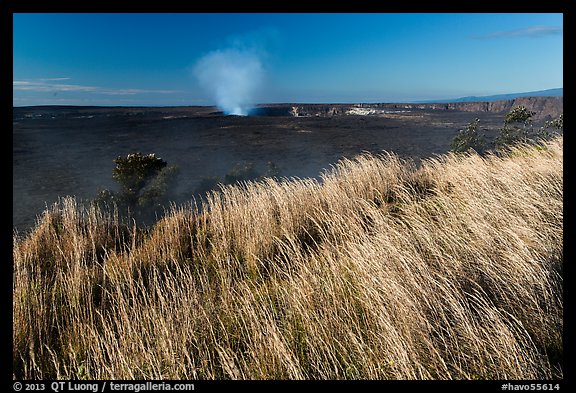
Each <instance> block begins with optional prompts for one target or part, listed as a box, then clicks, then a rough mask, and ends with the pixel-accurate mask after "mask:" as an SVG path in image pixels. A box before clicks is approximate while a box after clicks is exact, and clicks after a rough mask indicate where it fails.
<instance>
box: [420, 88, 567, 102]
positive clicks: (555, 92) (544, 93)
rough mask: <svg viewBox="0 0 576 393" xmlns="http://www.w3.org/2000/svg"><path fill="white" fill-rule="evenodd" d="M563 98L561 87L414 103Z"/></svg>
mask: <svg viewBox="0 0 576 393" xmlns="http://www.w3.org/2000/svg"><path fill="white" fill-rule="evenodd" d="M563 96H564V88H562V87H560V88H556V89H548V90H538V91H529V92H525V93H510V94H497V95H493V96H480V97H478V96H468V97H460V98H453V99H447V100H426V101H414V102H416V103H421V104H426V103H446V102H492V101H502V100H513V99H515V98H519V97H563Z"/></svg>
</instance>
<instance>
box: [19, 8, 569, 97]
mask: <svg viewBox="0 0 576 393" xmlns="http://www.w3.org/2000/svg"><path fill="white" fill-rule="evenodd" d="M13 18H14V19H13V20H14V30H13V32H14V34H13V43H14V50H13V71H14V74H13V100H14V105H15V106H21V105H50V104H55V105H56V104H63V105H130V106H132V105H152V106H155V105H160V106H162V105H214V104H215V103H216V98H215V93H214V92H213V91H210V87H208V88H207V85H206V84H203V83H202V81H200V80H199V79H198V73H197V72H195V69H196V68H197V67H198V64H199V63H201V60H202V59H203V58H206V56H209V55H210V54H214V53H226V51H228V50H230V48H233V49H234V50H236V51H247V52H249V53H250V56H255V57H256V58H257V61H258V65H259V67H258V72H259V73H260V75H259V76H260V79H261V80H260V82H259V84H258V86H257V88H256V89H255V90H254V91H253V92H252V93H251V97H250V99H251V100H253V101H255V102H257V103H272V102H302V103H304V102H311V103H313V102H331V103H335V102H343V103H346V102H407V101H418V100H433V99H444V98H456V97H462V96H469V95H477V96H481V95H492V94H502V93H516V92H524V91H533V90H543V89H549V88H556V87H563V35H562V30H563V15H562V14H535V13H522V14H509V13H508V14H454V13H450V14H434V13H424V14H394V13H392V14H14V16H13ZM248 74H250V73H248ZM247 77H250V75H249V76H247Z"/></svg>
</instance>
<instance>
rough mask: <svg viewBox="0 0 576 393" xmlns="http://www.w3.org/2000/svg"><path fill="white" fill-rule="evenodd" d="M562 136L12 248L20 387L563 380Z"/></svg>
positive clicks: (241, 195) (220, 198)
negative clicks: (79, 381)
mask: <svg viewBox="0 0 576 393" xmlns="http://www.w3.org/2000/svg"><path fill="white" fill-rule="evenodd" d="M562 148H563V141H562V139H561V138H557V139H555V140H553V141H551V142H548V143H547V144H546V145H543V146H536V147H534V146H532V147H530V146H522V147H518V148H515V149H511V150H510V151H509V152H508V153H507V154H505V155H501V156H496V155H492V156H487V157H480V156H478V155H475V154H469V155H446V156H441V157H438V158H436V159H433V160H427V161H425V162H424V163H423V165H422V166H421V167H420V168H418V169H417V168H415V166H414V165H412V164H410V163H406V162H403V161H401V160H400V159H398V157H396V156H394V155H382V156H371V155H367V154H365V155H361V156H359V157H357V158H355V159H354V160H344V161H341V162H340V163H338V164H337V165H336V166H335V167H334V168H333V169H332V170H331V171H330V172H327V173H326V174H325V175H323V178H322V180H321V181H315V180H309V179H304V180H303V179H291V180H285V181H282V182H279V181H275V180H267V181H265V182H261V183H248V184H244V185H239V186H229V187H226V188H224V189H223V190H222V191H221V192H213V193H211V194H210V195H209V196H208V197H207V199H206V200H205V201H203V202H202V203H201V204H200V206H197V205H195V204H190V205H189V206H185V207H173V208H172V209H171V210H170V211H169V212H168V213H167V215H166V217H165V218H163V219H161V220H160V221H159V222H158V223H157V224H156V225H155V226H154V227H153V228H151V229H150V230H147V231H144V230H141V229H137V228H135V227H129V226H125V225H123V224H122V223H120V222H118V219H117V215H115V214H113V213H109V212H102V211H99V210H97V209H95V208H85V207H83V206H79V205H78V204H77V203H76V201H75V200H74V199H72V198H64V199H62V201H61V202H60V203H59V204H57V205H55V206H53V207H52V208H51V209H49V210H48V211H46V212H45V213H44V215H43V216H42V217H40V218H39V220H38V223H37V226H36V227H35V229H34V230H33V231H32V232H31V233H29V234H27V235H26V236H23V237H21V236H17V235H15V236H14V240H13V247H14V251H13V259H14V261H13V262H14V269H13V272H14V273H13V278H14V280H13V282H14V284H13V295H14V303H13V312H14V321H13V326H14V333H13V348H14V349H13V369H14V374H13V376H14V378H18V379H28V378H87V379H134V378H146V379H222V378H232V379H350V378H354V379H356V378H365V379H549V378H561V377H562V368H561V364H562V354H563V350H562V348H563V347H562V326H563V324H562V317H563V302H562V261H563V255H562V246H563V215H562V208H563V200H562V198H563V180H562V179H563V167H562V156H563V153H562Z"/></svg>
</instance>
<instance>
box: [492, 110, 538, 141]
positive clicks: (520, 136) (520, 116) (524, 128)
mask: <svg viewBox="0 0 576 393" xmlns="http://www.w3.org/2000/svg"><path fill="white" fill-rule="evenodd" d="M535 114H536V112H532V111H529V110H528V109H526V107H524V106H522V105H521V106H518V107H516V108H514V109H512V110H511V111H510V112H509V113H508V114H507V115H506V118H505V119H504V127H502V128H501V129H500V134H499V135H498V137H497V138H496V147H497V148H502V147H504V146H511V145H514V144H517V143H526V142H529V139H530V138H529V131H530V130H531V129H532V116H534V115H535Z"/></svg>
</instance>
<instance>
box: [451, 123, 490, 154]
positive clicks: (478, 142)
mask: <svg viewBox="0 0 576 393" xmlns="http://www.w3.org/2000/svg"><path fill="white" fill-rule="evenodd" d="M479 124H480V119H475V120H474V121H472V122H470V124H468V125H467V126H466V128H464V129H463V130H460V131H459V132H458V135H456V136H455V137H454V139H453V140H452V145H451V146H450V150H451V151H453V152H455V153H465V152H468V151H469V150H474V151H476V152H477V153H481V152H482V151H483V150H484V147H485V142H484V137H483V136H482V135H480V134H479V133H478V125H479Z"/></svg>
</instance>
